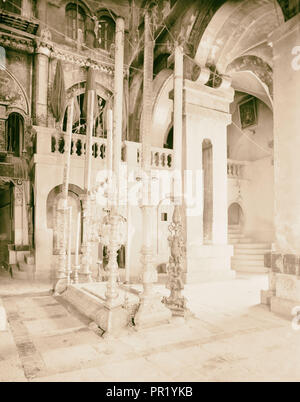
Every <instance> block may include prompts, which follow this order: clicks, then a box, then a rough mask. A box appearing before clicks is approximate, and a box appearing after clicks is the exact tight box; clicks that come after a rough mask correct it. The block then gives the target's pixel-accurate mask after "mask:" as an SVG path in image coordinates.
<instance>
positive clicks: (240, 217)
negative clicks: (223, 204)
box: [228, 202, 244, 227]
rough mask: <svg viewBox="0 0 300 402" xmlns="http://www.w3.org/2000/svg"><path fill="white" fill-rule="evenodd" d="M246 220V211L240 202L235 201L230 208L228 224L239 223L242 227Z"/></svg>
mask: <svg viewBox="0 0 300 402" xmlns="http://www.w3.org/2000/svg"><path fill="white" fill-rule="evenodd" d="M243 222H244V212H243V209H242V207H241V205H240V204H239V203H238V202H233V203H231V204H230V205H229V208H228V225H235V226H236V225H238V226H240V227H242V225H243Z"/></svg>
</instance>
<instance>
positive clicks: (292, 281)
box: [262, 15, 300, 318]
mask: <svg viewBox="0 0 300 402" xmlns="http://www.w3.org/2000/svg"><path fill="white" fill-rule="evenodd" d="M299 25H300V15H296V16H295V17H293V18H292V19H290V20H289V21H287V22H285V23H284V24H282V25H281V26H280V27H279V28H278V29H277V30H276V31H274V32H273V33H272V35H271V36H270V38H269V40H270V43H269V44H270V45H271V46H272V48H273V85H274V117H273V118H274V200H275V203H274V211H275V216H274V226H275V245H274V249H273V251H272V255H276V256H277V258H274V257H273V258H272V262H271V270H272V271H273V274H272V278H271V281H270V283H271V286H270V289H271V291H272V292H273V296H271V297H270V300H269V302H270V305H271V310H272V311H274V312H276V313H279V314H281V315H285V316H286V317H288V318H291V316H292V308H293V307H295V306H299V304H300V281H299V279H298V278H299V269H300V241H299V240H300V220H299V216H300V175H299V171H300V158H299V149H300V136H299V110H300V97H299V87H300V30H299ZM264 299H265V297H264V296H263V297H262V302H264V301H265V300H264Z"/></svg>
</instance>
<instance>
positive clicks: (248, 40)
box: [188, 0, 284, 74]
mask: <svg viewBox="0 0 300 402" xmlns="http://www.w3.org/2000/svg"><path fill="white" fill-rule="evenodd" d="M276 4H277V3H275V2H274V1H273V0H266V1H264V2H257V1H249V0H239V1H234V2H233V1H223V0H221V1H218V2H215V1H210V2H206V5H205V6H202V5H201V10H199V11H198V14H197V18H196V20H195V24H194V26H193V29H192V32H191V34H190V36H189V40H188V41H189V43H190V44H191V47H192V49H193V51H192V56H193V57H195V61H196V62H197V63H198V64H199V65H200V66H206V65H208V64H209V65H215V66H216V68H217V70H218V71H219V72H220V73H221V74H224V73H225V71H226V68H227V66H228V64H230V63H231V62H232V61H233V60H234V59H236V58H237V57H240V56H241V55H245V54H248V53H249V52H250V54H253V52H256V51H258V50H259V52H260V54H261V51H262V49H261V46H262V44H263V47H264V53H265V54H266V58H267V59H268V60H269V59H270V54H271V52H270V49H268V46H267V36H268V34H269V33H270V32H272V31H273V30H274V29H275V28H277V26H278V25H279V24H280V23H281V22H283V21H284V17H283V14H282V11H281V8H280V6H279V5H278V4H277V6H276ZM254 54H255V53H254Z"/></svg>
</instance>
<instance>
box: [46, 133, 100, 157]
mask: <svg viewBox="0 0 300 402" xmlns="http://www.w3.org/2000/svg"><path fill="white" fill-rule="evenodd" d="M106 142H107V141H106V139H105V138H99V137H93V138H92V148H93V157H94V158H95V159H100V160H103V159H105V157H106ZM85 148H86V136H85V135H82V134H72V143H71V155H72V156H73V157H75V158H84V156H85ZM51 153H54V154H64V153H65V134H64V133H59V132H55V133H52V135H51Z"/></svg>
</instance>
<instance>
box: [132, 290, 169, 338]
mask: <svg viewBox="0 0 300 402" xmlns="http://www.w3.org/2000/svg"><path fill="white" fill-rule="evenodd" d="M171 318H172V312H171V310H169V309H168V308H167V307H166V306H165V305H164V304H163V303H162V301H161V297H160V296H159V295H156V294H154V295H149V296H146V297H142V298H141V303H140V306H139V308H138V311H137V313H136V314H135V316H134V324H135V328H136V329H137V330H139V329H143V328H150V327H154V326H156V325H162V324H168V323H169V322H170V321H171Z"/></svg>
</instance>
